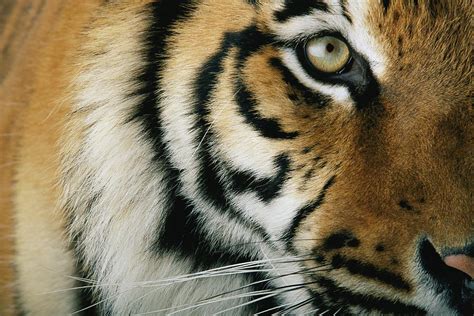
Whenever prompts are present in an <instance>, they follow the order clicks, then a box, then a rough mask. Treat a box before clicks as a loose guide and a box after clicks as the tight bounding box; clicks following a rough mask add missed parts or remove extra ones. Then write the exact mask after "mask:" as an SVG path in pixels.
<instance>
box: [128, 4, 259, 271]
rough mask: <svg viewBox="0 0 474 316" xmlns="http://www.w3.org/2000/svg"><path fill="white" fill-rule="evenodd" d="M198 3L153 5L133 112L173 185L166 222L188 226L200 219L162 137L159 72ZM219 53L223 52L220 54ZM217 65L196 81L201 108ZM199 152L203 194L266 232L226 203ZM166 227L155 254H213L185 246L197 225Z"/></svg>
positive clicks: (205, 158) (204, 154)
mask: <svg viewBox="0 0 474 316" xmlns="http://www.w3.org/2000/svg"><path fill="white" fill-rule="evenodd" d="M196 6H197V3H196V2H195V1H174V0H164V1H159V2H156V3H153V4H152V5H151V12H152V19H151V25H150V28H149V30H148V32H147V33H146V34H147V37H146V39H145V43H146V46H147V51H146V56H145V58H146V61H147V66H146V67H145V70H144V72H143V74H142V75H140V76H139V78H138V82H140V83H141V85H140V86H141V88H140V89H138V90H137V92H136V94H137V95H140V96H143V97H144V99H143V101H142V102H141V103H140V104H139V106H138V108H137V111H136V112H135V113H134V114H133V116H132V121H137V122H140V123H141V124H142V126H143V130H144V132H145V133H146V134H147V135H148V137H149V139H150V140H151V142H152V144H153V146H154V151H155V160H156V161H157V162H158V163H159V164H160V165H161V164H163V165H164V166H165V168H164V170H162V171H160V172H163V173H164V174H165V178H166V179H167V181H168V186H169V188H170V189H169V192H168V194H169V196H168V200H169V201H171V202H172V205H171V207H170V208H169V209H168V210H166V211H167V212H168V214H167V221H171V223H173V221H175V223H179V224H181V225H184V226H183V227H186V228H189V227H191V226H194V224H196V223H197V222H198V221H196V219H195V218H194V217H192V216H193V214H194V212H191V209H189V207H192V206H191V205H189V203H188V202H186V201H185V200H184V198H183V197H182V196H181V194H180V193H179V190H180V185H179V183H180V171H179V170H177V169H176V168H174V167H173V165H172V164H171V159H170V153H169V151H168V148H167V146H166V144H165V143H164V141H163V139H162V136H163V135H164V133H165V131H164V127H163V125H162V122H161V120H160V113H161V111H162V110H161V103H160V102H159V100H160V99H161V93H162V92H161V91H160V90H159V87H160V86H161V82H160V80H161V79H160V78H161V76H160V73H161V72H162V71H163V69H164V65H165V63H166V60H167V58H168V56H167V51H168V49H169V48H168V45H167V44H168V39H169V38H170V37H171V36H172V35H173V34H174V26H175V25H176V23H178V22H179V21H182V20H185V19H187V18H188V17H189V16H190V15H191V14H192V13H193V11H194V10H195V9H196ZM222 51H225V50H221V52H222ZM221 52H220V53H219V54H222V53H221ZM222 57H223V56H222ZM217 59H220V57H217ZM212 60H214V61H212ZM218 64H219V62H217V63H216V58H211V60H210V62H209V63H208V64H206V65H205V66H204V68H206V69H207V70H210V68H213V67H216V68H217V69H216V73H215V74H210V77H206V78H204V77H201V76H200V77H199V79H198V82H199V81H202V82H201V83H198V85H199V86H200V87H201V91H200V93H201V104H199V105H197V107H198V108H197V112H200V111H204V112H205V111H206V109H205V105H206V103H207V101H208V100H209V95H208V93H210V92H211V90H212V87H213V84H214V83H215V77H214V78H213V76H214V75H215V76H217V73H218V72H219V67H218ZM203 73H204V72H201V74H203ZM201 114H205V113H201ZM204 116H205V115H204ZM202 117H203V116H201V120H200V122H199V123H198V125H197V126H196V128H197V129H198V130H199V131H200V137H203V135H204V133H205V130H206V129H207V126H208V125H207V124H206V122H205V120H204V119H203V118H202ZM206 138H207V136H206ZM207 145H208V144H207V142H205V143H204V144H203V146H207ZM199 154H200V156H201V168H200V175H202V178H201V179H203V181H204V182H206V185H204V186H203V185H201V191H202V193H203V194H207V195H208V196H209V195H210V196H211V199H210V200H211V201H212V202H213V204H214V205H216V206H219V207H220V208H221V209H223V210H226V211H227V214H228V215H229V216H232V217H233V219H234V220H236V221H237V222H241V223H242V224H243V225H244V226H247V227H251V228H252V229H254V231H255V232H256V233H258V232H260V233H262V234H263V232H262V229H261V228H259V226H257V225H254V224H253V223H250V222H249V221H247V220H245V219H243V218H242V217H241V216H239V215H238V214H236V211H235V210H233V209H232V208H229V207H227V206H228V204H227V201H226V200H225V198H224V197H223V196H222V195H221V194H222V189H221V188H220V186H219V185H218V182H217V177H216V174H215V173H213V172H212V171H214V170H213V169H212V168H213V166H212V160H211V157H210V156H209V154H208V151H205V150H200V151H199ZM162 224H163V223H160V224H159V225H158V226H162ZM163 225H164V230H163V232H162V235H161V236H158V237H157V242H156V244H155V245H156V246H157V249H156V252H157V253H160V251H162V250H163V249H167V250H173V251H178V252H180V253H182V255H183V256H192V257H193V258H195V259H196V260H197V261H202V262H205V261H206V256H208V255H209V254H206V255H205V256H204V255H203V256H200V257H198V256H197V254H199V249H201V248H199V249H197V250H196V248H193V247H183V245H186V239H194V240H196V239H195V238H194V237H195V235H193V234H198V235H201V234H200V233H199V232H197V230H198V229H199V228H198V227H197V226H196V227H194V228H193V229H192V230H191V231H189V234H184V235H183V234H180V233H179V231H177V232H174V230H176V229H181V231H182V229H183V227H181V228H177V227H176V226H174V225H171V224H170V223H168V222H166V223H164V224H163ZM161 241H162V243H161ZM201 242H204V240H201ZM209 242H210V241H209ZM160 247H161V248H160Z"/></svg>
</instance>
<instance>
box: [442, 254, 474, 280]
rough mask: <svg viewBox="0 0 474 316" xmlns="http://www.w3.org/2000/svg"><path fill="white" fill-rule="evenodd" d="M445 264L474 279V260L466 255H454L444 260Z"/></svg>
mask: <svg viewBox="0 0 474 316" xmlns="http://www.w3.org/2000/svg"><path fill="white" fill-rule="evenodd" d="M444 263H445V264H446V265H447V266H450V267H451V268H454V269H457V270H459V271H462V272H464V273H466V274H467V275H469V276H470V277H471V279H473V278H474V258H472V257H469V256H466V255H452V256H447V257H445V258H444Z"/></svg>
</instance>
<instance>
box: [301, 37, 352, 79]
mask: <svg viewBox="0 0 474 316" xmlns="http://www.w3.org/2000/svg"><path fill="white" fill-rule="evenodd" d="M306 56H307V58H308V61H309V62H310V63H311V65H313V67H314V68H316V69H317V70H318V71H321V72H325V73H336V72H339V71H341V70H342V69H343V68H344V66H346V64H347V63H348V61H349V59H350V57H351V54H350V51H349V48H348V47H347V44H346V43H344V42H343V41H341V40H340V39H338V38H336V37H334V36H323V37H316V38H313V39H311V40H309V41H308V43H306Z"/></svg>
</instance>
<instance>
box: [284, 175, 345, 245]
mask: <svg viewBox="0 0 474 316" xmlns="http://www.w3.org/2000/svg"><path fill="white" fill-rule="evenodd" d="M335 178H336V177H335V176H332V177H331V178H329V180H328V181H326V183H325V184H324V186H323V188H322V189H321V191H320V192H319V194H318V197H317V198H316V200H314V201H313V202H311V203H310V204H308V205H306V206H305V207H303V208H301V209H300V210H299V211H298V213H297V214H296V216H295V217H294V218H293V221H292V223H291V226H290V228H289V229H288V231H287V232H286V234H285V237H284V238H285V239H286V240H287V241H288V246H289V248H290V249H293V247H292V245H291V242H292V239H293V238H294V237H295V234H296V229H297V228H298V226H299V225H300V223H301V222H302V221H303V220H304V219H305V218H306V217H308V215H309V214H311V213H312V212H314V211H315V210H316V209H317V208H319V207H320V206H321V205H322V204H323V203H324V198H325V197H326V193H327V191H328V190H329V188H330V187H331V186H332V185H333V184H334V181H335Z"/></svg>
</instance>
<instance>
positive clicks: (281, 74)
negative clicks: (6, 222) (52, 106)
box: [18, 0, 474, 315]
mask: <svg viewBox="0 0 474 316" xmlns="http://www.w3.org/2000/svg"><path fill="white" fill-rule="evenodd" d="M472 7H473V6H472V2H471V1H467V0H465V1H463V0H456V1H441V2H440V1H434V0H432V1H413V2H410V1H385V0H384V1H377V0H367V1H346V0H340V1H332V0H260V1H251V0H248V1H247V0H245V1H244V0H226V1H224V0H222V1H221V0H219V1H214V0H201V1H174V0H161V1H151V2H150V3H147V4H142V3H137V2H133V1H132V2H131V3H127V1H124V2H111V3H109V4H107V5H105V7H104V9H102V11H101V12H100V13H99V14H97V16H96V18H95V20H94V21H92V22H91V23H90V24H88V25H87V27H86V28H85V35H84V39H83V40H82V42H81V45H80V47H79V48H78V50H77V52H76V54H75V55H74V56H76V57H75V58H76V59H75V60H74V63H71V64H73V65H74V76H73V79H72V85H71V88H70V89H71V91H67V98H66V99H67V100H68V101H69V103H70V104H71V110H70V113H68V116H67V120H66V123H65V128H64V131H63V133H64V135H63V137H62V140H61V146H60V147H61V148H60V153H59V156H60V158H61V168H60V172H59V173H60V179H59V180H58V183H59V184H58V187H59V191H60V203H59V205H60V208H61V211H62V213H63V214H65V218H66V220H65V221H66V223H67V225H66V230H67V233H68V234H69V236H70V240H71V241H72V242H70V247H71V249H73V258H74V266H75V267H76V270H77V274H78V275H79V276H80V277H81V279H80V280H93V282H94V283H93V285H92V286H86V288H88V289H90V290H87V291H86V292H85V296H86V297H88V298H89V303H88V305H86V306H79V303H77V304H76V305H74V306H72V307H70V310H67V313H70V312H73V311H74V310H76V311H77V310H79V309H82V308H90V307H96V308H98V309H99V311H100V312H101V313H103V314H112V315H115V314H117V315H128V314H139V313H145V314H146V313H150V314H153V313H154V314H160V313H172V314H180V313H184V314H186V313H196V314H210V313H218V314H233V313H236V314H240V315H242V314H250V313H260V314H269V313H277V314H298V315H300V314H314V315H317V314H325V313H327V314H339V315H358V314H370V315H377V314H410V315H411V314H440V315H448V314H449V315H451V314H452V315H471V314H472V312H473V307H472V302H473V284H472V277H473V273H474V269H473V264H474V259H473V256H474V253H473V249H474V248H473V247H474V225H473V224H474V213H473V211H472V210H473V199H472V192H473V182H472V179H473V178H474V177H473V176H474V174H473V170H474V168H473V167H474V161H473V158H472V157H473V150H474V144H473V139H472V135H474V133H473V132H474V130H473V127H474V125H473V106H472V92H473V91H472V57H473V47H472V44H471V42H472V40H471V39H472V35H473V34H472V32H473V27H472V13H473V11H472ZM18 270H19V271H20V274H21V273H23V272H22V271H23V270H22V266H19V268H18ZM24 270H26V268H25V269H24ZM24 292H25V293H26V292H27V291H24ZM64 295H66V294H64ZM67 295H74V293H70V292H68V293H67ZM24 297H26V298H23V301H22V302H23V304H24V306H25V309H26V310H34V307H35V304H34V303H31V302H32V301H33V299H31V300H28V299H29V298H30V297H33V296H32V295H30V296H28V295H24ZM68 297H69V296H68ZM70 300H71V301H74V299H70ZM68 301H69V300H68ZM29 302H30V303H29Z"/></svg>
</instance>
